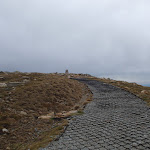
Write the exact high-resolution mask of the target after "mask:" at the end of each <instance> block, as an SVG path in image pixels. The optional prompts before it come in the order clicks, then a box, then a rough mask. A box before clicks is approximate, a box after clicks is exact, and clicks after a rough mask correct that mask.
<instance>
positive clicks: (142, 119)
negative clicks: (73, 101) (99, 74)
mask: <svg viewBox="0 0 150 150" xmlns="http://www.w3.org/2000/svg"><path fill="white" fill-rule="evenodd" d="M80 81H81V82H84V83H85V84H87V85H88V87H89V88H90V89H91V91H92V92H93V101H92V102H91V103H89V104H88V105H87V106H86V108H85V110H84V114H83V115H81V116H74V117H73V120H71V121H70V122H69V126H68V127H67V129H66V131H65V132H64V133H63V135H62V136H61V137H60V138H59V140H58V141H53V142H52V143H50V144H49V145H48V147H47V148H43V149H42V150H150V108H149V107H148V106H147V104H146V103H145V102H144V101H143V100H141V99H140V98H138V97H136V96H135V95H133V94H131V93H129V92H127V91H125V90H122V89H120V88H117V87H114V86H112V85H108V84H106V83H102V82H99V81H94V80H85V79H81V80H80Z"/></svg>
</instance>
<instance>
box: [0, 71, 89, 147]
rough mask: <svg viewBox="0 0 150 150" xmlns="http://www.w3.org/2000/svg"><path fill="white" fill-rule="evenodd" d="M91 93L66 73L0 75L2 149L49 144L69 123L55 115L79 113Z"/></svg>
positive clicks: (0, 140)
mask: <svg viewBox="0 0 150 150" xmlns="http://www.w3.org/2000/svg"><path fill="white" fill-rule="evenodd" d="M89 93H90V92H89V89H88V88H87V87H86V86H85V85H84V84H82V83H79V82H78V81H74V80H71V79H68V77H67V76H65V75H64V74H63V75H59V74H42V73H20V72H14V73H8V72H0V149H2V150H5V149H7V150H13V149H15V150H17V149H18V150H21V149H28V148H30V149H37V147H39V146H40V144H41V145H42V144H45V143H46V142H50V141H51V140H53V139H54V135H56V134H60V133H61V132H62V131H63V129H64V128H63V125H66V124H67V121H66V120H65V119H61V118H60V119H59V117H58V118H57V119H53V118H54V116H55V115H56V114H57V113H62V112H63V113H64V111H66V113H64V114H67V112H68V111H71V110H79V109H80V107H81V106H82V105H83V104H84V102H85V100H86V99H88V98H89V95H90V94H89ZM59 116H60V114H59ZM60 117H61V116H60ZM45 137H46V138H45ZM45 139H46V140H45ZM42 140H43V141H42ZM39 141H40V142H39ZM42 142H43V143H42Z"/></svg>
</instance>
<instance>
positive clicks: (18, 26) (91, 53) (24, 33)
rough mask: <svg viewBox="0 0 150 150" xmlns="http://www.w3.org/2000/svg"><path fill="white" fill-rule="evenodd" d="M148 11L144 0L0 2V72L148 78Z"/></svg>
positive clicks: (149, 33) (149, 35)
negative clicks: (88, 74) (81, 73)
mask: <svg viewBox="0 0 150 150" xmlns="http://www.w3.org/2000/svg"><path fill="white" fill-rule="evenodd" d="M149 14H150V1H149V0H143V1H141V0H113V1H112V0H104V1H100V0H94V1H92V0H82V1H81V0H63V1H62V0H58V1H52V0H43V1H40V0H26V1H19V0H13V1H11V0H5V1H1V2H0V53H1V55H0V70H9V71H15V70H20V71H39V72H56V71H57V72H64V70H65V69H66V68H68V69H69V70H70V71H71V72H83V73H91V74H93V75H96V76H101V75H104V76H105V75H113V76H118V75H119V78H121V77H122V79H124V77H123V76H124V75H127V76H128V75H129V76H130V75H133V76H139V79H137V80H140V81H141V80H144V79H145V78H146V80H148V79H149V78H148V75H149V74H150V70H149V64H150V59H149V58H150V51H149V48H150V42H149V39H150V30H149V26H150V19H149V18H150V16H149ZM141 72H142V73H143V75H142V74H141ZM117 78H118V77H117ZM137 78H138V77H137Z"/></svg>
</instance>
